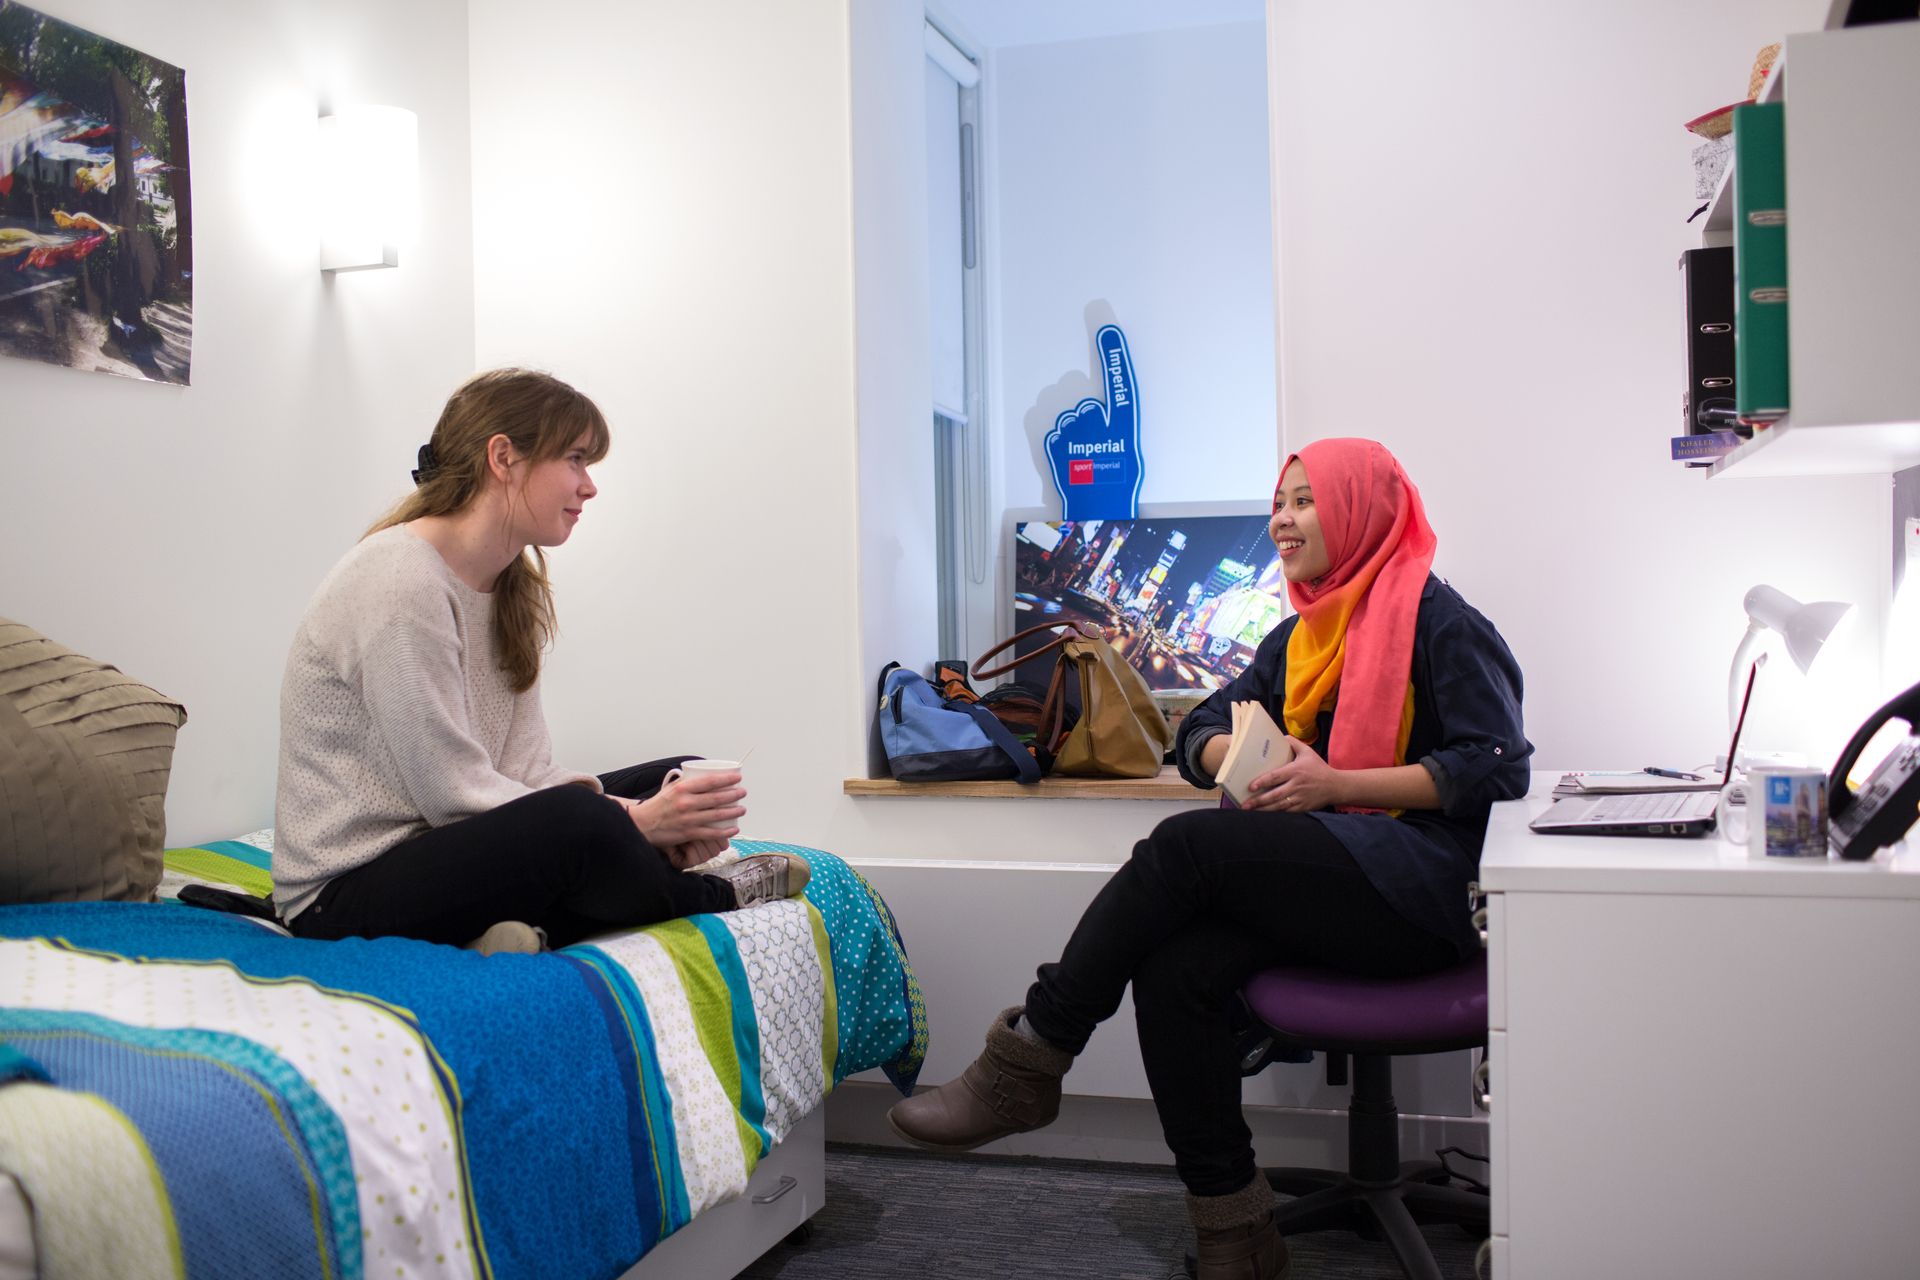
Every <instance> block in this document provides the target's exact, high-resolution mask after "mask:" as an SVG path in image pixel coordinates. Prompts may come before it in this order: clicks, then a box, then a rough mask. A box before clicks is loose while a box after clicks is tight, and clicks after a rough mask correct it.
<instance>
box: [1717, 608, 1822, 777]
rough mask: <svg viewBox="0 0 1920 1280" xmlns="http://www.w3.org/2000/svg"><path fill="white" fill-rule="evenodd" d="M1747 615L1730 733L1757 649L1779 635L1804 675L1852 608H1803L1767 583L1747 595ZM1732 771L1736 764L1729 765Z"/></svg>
mask: <svg viewBox="0 0 1920 1280" xmlns="http://www.w3.org/2000/svg"><path fill="white" fill-rule="evenodd" d="M1742 603H1743V604H1744V606H1745V608H1746V611H1747V634H1746V635H1744V636H1742V637H1740V647H1739V648H1738V649H1735V650H1734V651H1733V666H1732V668H1731V669H1730V670H1729V671H1728V672H1727V731H1728V732H1729V733H1731V732H1732V731H1733V724H1734V721H1735V720H1737V719H1738V718H1739V715H1740V674H1741V672H1743V671H1745V670H1746V669H1747V662H1748V661H1749V660H1750V659H1751V658H1752V656H1753V650H1754V648H1755V647H1756V646H1757V645H1759V643H1760V641H1761V638H1762V637H1763V636H1764V635H1765V634H1766V633H1767V632H1769V631H1777V632H1779V633H1780V636H1781V638H1782V639H1784V640H1785V641H1786V642H1787V656H1788V657H1790V658H1792V659H1793V665H1794V666H1796V667H1798V668H1800V673H1801V674H1802V675H1805V674H1806V672H1807V668H1808V667H1811V666H1812V665H1813V660H1814V658H1815V657H1817V656H1818V655H1819V653H1820V646H1821V645H1823V644H1825V643H1826V642H1827V637H1828V636H1829V635H1831V634H1832V633H1833V629H1834V627H1835V626H1836V625H1838V623H1839V621H1840V619H1841V618H1843V617H1845V616H1846V613H1847V611H1848V610H1849V609H1851V608H1853V606H1852V605H1850V604H1847V603H1846V602H1844V601H1841V600H1816V601H1814V602H1813V603H1812V604H1801V603H1800V602H1799V601H1798V600H1795V599H1794V598H1793V597H1792V596H1790V595H1788V594H1787V593H1786V592H1784V591H1782V590H1780V589H1779V588H1778V587H1769V586H1767V585H1765V584H1764V583H1763V584H1761V585H1760V586H1757V587H1755V588H1754V589H1753V590H1751V591H1749V592H1747V598H1746V600H1745V601H1743V602H1742ZM1727 767H1728V768H1729V769H1731V768H1732V767H1733V761H1731V760H1729V761H1727Z"/></svg>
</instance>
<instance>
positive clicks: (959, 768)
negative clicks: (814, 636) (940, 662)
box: [877, 662, 1040, 782]
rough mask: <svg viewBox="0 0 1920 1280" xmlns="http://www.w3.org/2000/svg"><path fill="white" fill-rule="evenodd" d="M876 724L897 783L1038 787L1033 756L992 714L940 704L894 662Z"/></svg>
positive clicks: (883, 676)
mask: <svg viewBox="0 0 1920 1280" xmlns="http://www.w3.org/2000/svg"><path fill="white" fill-rule="evenodd" d="M877 720H878V723H879V726H880V744H881V747H882V749H883V750H884V751H885V752H886V756H887V768H888V770H889V771H890V772H891V773H892V774H893V776H894V777H895V778H896V779H897V780H899V781H901V782H969V781H971V782H979V781H991V780H994V779H1001V778H1015V779H1017V780H1019V781H1021V782H1038V781H1040V766H1039V764H1037V763H1036V762H1035V761H1034V758H1033V754H1032V753H1031V752H1029V751H1028V750H1027V749H1026V747H1025V746H1023V745H1022V744H1021V742H1020V739H1018V738H1016V737H1014V736H1013V734H1012V733H1010V732H1008V730H1007V727H1006V726H1005V725H1004V724H1002V723H1000V720H999V719H998V718H997V717H996V716H995V715H994V714H993V713H992V712H991V711H988V710H986V709H985V708H984V707H980V706H977V705H975V704H972V703H967V702H961V701H958V700H955V699H945V698H942V697H941V696H940V695H939V693H938V692H937V691H935V689H934V687H933V686H932V685H931V684H928V683H927V680H926V677H924V676H922V675H920V674H919V673H918V672H914V671H908V670H907V669H906V668H904V667H902V666H901V665H900V664H899V663H897V662H889V663H888V664H887V666H886V669H885V670H884V671H882V672H881V673H880V707H879V710H878V712H877Z"/></svg>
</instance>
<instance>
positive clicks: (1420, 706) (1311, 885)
mask: <svg viewBox="0 0 1920 1280" xmlns="http://www.w3.org/2000/svg"><path fill="white" fill-rule="evenodd" d="M1268 533H1269V534H1270V536H1271V537H1272V538H1273V542H1274V546H1275V547H1276V548H1277V549H1278V551H1279V553H1280V560H1281V567H1282V570H1283V572H1284V573H1285V574H1286V578H1287V594H1288V598H1289V599H1290V600H1291V602H1292V604H1293V607H1294V609H1295V614H1294V616H1292V617H1290V618H1288V619H1287V620H1286V621H1285V622H1283V623H1281V624H1280V626H1278V627H1276V628H1275V629H1274V631H1273V633H1272V634H1271V635H1269V636H1268V637H1267V639H1266V640H1265V641H1264V642H1263V643H1262V644H1261V646H1260V648H1259V650H1258V652H1256V653H1255V655H1254V659H1253V663H1252V665H1251V666H1250V667H1249V668H1248V669H1247V671H1246V673H1245V674H1243V675H1241V676H1240V677H1239V678H1238V679H1236V680H1234V681H1233V683H1232V684H1230V685H1228V686H1227V687H1226V688H1224V689H1222V690H1220V691H1219V692H1217V693H1215V694H1214V695H1213V696H1212V697H1210V698H1208V699H1207V701H1206V702H1204V703H1202V704H1201V705H1200V706H1199V707H1197V708H1195V709H1194V710H1193V711H1192V712H1191V713H1189V714H1188V715H1187V717H1186V718H1185V720H1184V721H1182V723H1181V726H1180V733H1179V736H1178V738H1177V739H1176V741H1175V744H1174V751H1175V755H1176V758H1177V759H1178V761H1179V764H1180V771H1181V773H1182V774H1183V775H1184V776H1185V777H1186V778H1187V779H1188V781H1190V782H1192V783H1194V784H1195V785H1197V786H1202V787H1210V786H1212V785H1214V775H1215V773H1216V772H1217V771H1218V769H1219V767H1220V762H1221V759H1222V757H1224V756H1225V754H1226V747H1227V742H1228V733H1229V727H1230V725H1231V722H1232V706H1233V704H1234V703H1236V702H1259V703H1261V704H1262V705H1264V706H1265V707H1266V708H1267V710H1268V711H1269V712H1270V713H1271V714H1272V716H1273V718H1274V720H1275V721H1276V722H1278V723H1279V724H1281V726H1282V727H1283V728H1284V729H1285V730H1286V732H1287V734H1288V735H1289V738H1290V740H1291V743H1292V746H1293V758H1292V759H1291V760H1290V761H1289V762H1288V763H1286V764H1284V765H1281V766H1280V767H1278V768H1276V769H1273V770H1271V771H1270V772H1268V773H1267V774H1265V775H1263V776H1262V777H1259V778H1256V779H1255V780H1254V783H1253V794H1252V797H1251V799H1250V800H1249V801H1248V802H1247V804H1246V805H1244V806H1242V807H1240V808H1238V809H1226V808H1222V809H1203V810H1195V811H1191V812H1187V813H1181V814H1178V815H1176V816H1175V817H1172V818H1169V819H1167V820H1166V821H1165V822H1162V823H1161V824H1160V825H1159V826H1158V827H1156V828H1155V829H1154V831H1153V833H1152V834H1151V835H1150V836H1148V837H1147V838H1146V839H1145V840H1142V841H1141V842H1140V843H1139V844H1137V845H1135V846H1134V849H1133V856H1132V858H1131V859H1130V860H1129V861H1128V862H1127V863H1126V864H1125V865H1124V866H1122V867H1121V869H1120V870H1119V871H1118V872H1116V873H1115V875H1114V877H1113V879H1112V880H1110V881H1108V882H1107V884H1106V886H1105V887H1104V888H1103V889H1102V890H1101V891H1100V894H1099V896H1098V897H1096V898H1095V899H1094V901H1093V903H1092V905H1091V906H1089V907H1088V908H1087V911H1086V913H1085V914H1084V915H1083V916H1082V917H1081V918H1080V923H1079V924H1078V925H1077V926H1076V927H1075V929H1074V931H1073V936H1072V937H1071V938H1070V939H1069V940H1068V942H1067V945H1066V949H1065V950H1064V951H1063V952H1062V953H1061V955H1060V959H1059V960H1058V961H1056V962H1054V963H1052V964H1044V965H1042V966H1040V971H1039V975H1038V980H1037V981H1036V982H1035V983H1034V984H1033V986H1032V987H1031V988H1030V989H1029V990H1028V992H1027V999H1026V1003H1025V1005H1024V1006H1020V1007H1016V1008H1012V1009H1008V1010H1006V1011H1005V1012H1003V1013H1002V1014H1001V1016H1000V1017H999V1018H998V1019H996V1020H995V1022H994V1025H993V1026H992V1027H991V1028H990V1029H989V1030H988V1033H987V1044H986V1050H985V1052H983V1053H982V1054H981V1056H980V1057H979V1058H978V1059H977V1060H975V1062H974V1063H973V1065H971V1066H969V1067H968V1068H967V1069H966V1071H965V1072H963V1073H962V1074H961V1075H960V1076H959V1077H958V1078H956V1079H954V1080H951V1081H949V1082H948V1083H946V1084H944V1085H941V1086H940V1087H939V1088H937V1089H932V1090H929V1091H928V1092H925V1093H921V1094H918V1095H916V1096H915V1097H912V1098H909V1099H906V1100H904V1101H902V1102H900V1103H898V1104H896V1105H895V1106H894V1108H893V1111H892V1112H891V1113H890V1115H889V1120H890V1121H891V1123H892V1125H893V1128H894V1129H895V1131H896V1132H898V1133H899V1134H901V1136H903V1137H905V1138H906V1139H908V1140H909V1141H911V1142H914V1143H916V1144H918V1145H920V1146H924V1147H929V1148H932V1149H935V1150H942V1151H964V1150H970V1149H972V1148H973V1147H976V1146H979V1145H981V1144H982V1143H985V1142H990V1141H992V1140H993V1139H995V1138H1000V1137H1004V1136H1006V1135H1008V1134H1011V1133H1020V1132H1025V1131H1027V1130H1030V1129H1035V1128H1039V1127H1040V1126H1042V1125H1044V1124H1047V1123H1049V1122H1050V1121H1051V1120H1052V1119H1053V1118H1054V1116H1055V1115H1056V1114H1057V1113H1058V1111H1059V1106H1060V1093H1061V1083H1060V1082H1061V1077H1062V1076H1063V1075H1065V1073H1066V1071H1067V1068H1068V1067H1069V1066H1071V1065H1072V1062H1073V1058H1074V1056H1075V1055H1077V1054H1078V1053H1079V1052H1080V1051H1081V1050H1082V1049H1083V1048H1085V1047H1086V1043H1087V1039H1088V1037H1089V1036H1091V1035H1092V1034H1093V1029H1094V1027H1095V1026H1096V1025H1098V1024H1099V1023H1100V1022H1102V1021H1104V1020H1105V1019H1107V1018H1108V1017H1111V1016H1112V1015H1113V1013H1114V1011H1115V1010H1116V1009H1118V1008H1119V1005H1120V999H1121V996H1122V995H1123V994H1124V993H1125V992H1126V989H1127V987H1128V985H1129V984H1131V985H1132V987H1133V1003H1134V1010H1135V1014H1136V1020H1137V1023H1138V1028H1139V1035H1140V1053H1141V1057H1142V1059H1143V1061H1144V1062H1145V1064H1146V1068H1147V1080H1148V1083H1149V1085H1150V1086H1151V1087H1152V1090H1153V1099H1154V1103H1155V1105H1156V1107H1157V1108H1158V1109H1159V1112H1160V1121H1161V1127H1162V1129H1163V1130H1164V1132H1165V1134H1166V1138H1167V1145H1168V1146H1169V1147H1171V1148H1172V1150H1173V1155H1174V1168H1175V1171H1176V1172H1177V1173H1178V1174H1179V1176H1180V1178H1181V1181H1182V1182H1184V1183H1185V1184H1186V1188H1187V1207H1188V1213H1189V1216H1190V1217H1191V1219H1192V1221H1193V1224H1194V1230H1195V1235H1196V1237H1197V1240H1198V1250H1197V1252H1198V1257H1199V1270H1198V1273H1197V1274H1198V1277H1199V1280H1273V1278H1274V1277H1278V1276H1282V1275H1284V1274H1285V1273H1286V1271H1287V1247H1286V1243H1285V1241H1284V1240H1283V1239H1282V1238H1281V1237H1280V1233H1279V1231H1278V1229H1277V1228H1276V1227H1275V1225H1274V1222H1273V1217H1272V1213H1273V1203H1274V1201H1273V1192H1272V1191H1271V1190H1270V1189H1269V1188H1268V1186H1267V1183H1266V1181H1265V1180H1264V1179H1263V1178H1261V1177H1260V1176H1259V1171H1258V1170H1257V1169H1256V1168H1255V1165H1254V1158H1253V1146H1252V1139H1251V1135H1250V1134H1249V1133H1248V1130H1247V1127H1246V1122H1245V1120H1244V1119H1243V1118H1242V1117H1241V1114H1240V1070H1239V1054H1238V1052H1237V1050H1236V1047H1235V1034H1234V1028H1233V1024H1232V1022H1231V1016H1232V1010H1233V1007H1234V1002H1235V1000H1236V996H1237V993H1238V991H1239V989H1240V987H1241V985H1242V984H1243V983H1244V982H1245V980H1246V979H1247V978H1248V977H1249V976H1250V975H1251V974H1253V973H1254V972H1256V971H1258V970H1260V969H1264V968H1269V967H1271V966H1273V965H1276V964H1304V965H1314V966H1320V967H1325V968H1332V969H1340V970H1344V971H1347V972H1351V973H1358V974H1371V975H1378V976H1407V975H1413V974H1418V973H1425V972H1431V971H1433V970H1437V969H1442V968H1446V967H1448V966H1450V965H1453V964H1457V963H1459V962H1460V961H1461V960H1462V959H1464V958H1466V957H1467V956H1468V955H1470V954H1471V953H1472V952H1473V951H1474V950H1475V949H1476V948H1477V947H1478V945H1479V944H1478V939H1477V937H1476V935H1475V934H1474V931H1473V929H1472V926H1471V924H1470V923H1469V921H1468V912H1467V894H1466V886H1467V883H1468V881H1470V880H1472V879H1473V878H1474V875H1475V873H1476V872H1477V869H1478V866H1479V859H1480V846H1481V842H1482V840H1483V839H1484V837H1485V834H1486V824H1487V813H1488V809H1489V806H1491V804H1492V803H1493V801H1495V800H1500V799H1508V798H1511V797H1514V796H1519V795H1523V794H1525V792H1526V789H1527V783H1528V770H1527V758H1528V757H1529V756H1530V755H1531V754H1532V751H1533V747H1532V745H1531V744H1530V743H1528V741H1527V739H1526V736H1525V734H1524V732H1523V730H1522V725H1521V717H1520V701H1521V679H1520V669H1519V666H1518V664H1516V663H1515V662H1514V660H1513V655H1512V654H1511V653H1510V652H1509V651H1508V649H1507V646H1506V643H1505V641H1503V640H1502V639H1501V638H1500V633H1499V632H1498V631H1496V630H1495V629H1494V627H1493V624H1492V623H1490V622H1488V621H1487V620H1486V618H1484V617H1482V616H1481V615H1480V614H1479V613H1478V612H1477V611H1475V610H1474V609H1473V608H1472V606H1470V605H1468V604H1467V602H1466V601H1465V600H1463V599H1461V597H1460V595H1459V593H1458V592H1456V591H1454V590H1453V588H1451V587H1449V586H1448V585H1447V584H1446V583H1444V582H1442V581H1440V579H1438V578H1436V577H1434V576H1433V574H1432V572H1431V566H1432V563H1433V554H1434V546H1435V538H1434V533H1433V529H1432V527H1431V526H1430V525H1428V523H1427V518H1426V512H1425V510H1424V508H1423V507H1422V505H1421V502H1420V494H1419V491H1418V490H1417V489H1415V488H1414V486H1413V482H1412V481H1411V480H1410V479H1408V477H1407V474H1406V472H1405V471H1404V470H1402V469H1401V467H1400V464H1399V462H1398V461H1397V460H1395V458H1394V457H1393V455H1392V454H1391V453H1389V452H1387V450H1386V448H1385V447H1384V446H1382V445H1380V444H1379V443H1377V442H1375V441H1372V440H1346V439H1336V440H1322V441H1318V442H1316V443H1314V444H1310V445H1307V446H1305V447H1304V448H1302V449H1301V450H1300V451H1299V452H1298V453H1296V454H1293V455H1292V456H1290V457H1289V458H1288V459H1287V462H1286V465H1285V466H1284V467H1283V468H1282V470H1281V474H1280V481H1279V484H1278V485H1277V486H1276V488H1275V490H1274V501H1273V517H1272V520H1271V522H1270V523H1269V525H1268Z"/></svg>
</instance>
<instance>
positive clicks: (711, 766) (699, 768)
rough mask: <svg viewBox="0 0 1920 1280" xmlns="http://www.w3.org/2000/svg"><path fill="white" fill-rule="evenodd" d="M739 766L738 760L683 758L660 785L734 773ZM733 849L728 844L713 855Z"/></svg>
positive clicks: (670, 784)
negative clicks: (682, 779)
mask: <svg viewBox="0 0 1920 1280" xmlns="http://www.w3.org/2000/svg"><path fill="white" fill-rule="evenodd" d="M739 768H740V762H739V761H738V760H683V761H681V762H680V765H679V767H678V768H674V769H669V770H667V776H666V777H665V778H663V779H661V782H660V785H661V787H663V788H665V787H670V786H672V785H673V784H674V783H676V782H678V781H680V779H681V778H683V777H688V778H697V777H704V776H705V775H707V774H711V773H734V772H736V771H737V770H738V769H739ZM732 849H733V845H732V844H728V845H727V846H726V847H725V848H723V849H721V850H720V852H719V853H716V854H714V855H713V856H714V857H716V858H718V857H722V856H724V855H725V854H727V853H729V852H731V851H732Z"/></svg>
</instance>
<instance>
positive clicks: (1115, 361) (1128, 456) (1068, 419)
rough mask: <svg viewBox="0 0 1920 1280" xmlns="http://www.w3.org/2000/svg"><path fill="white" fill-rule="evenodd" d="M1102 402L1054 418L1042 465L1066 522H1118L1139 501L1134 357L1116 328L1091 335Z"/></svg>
mask: <svg viewBox="0 0 1920 1280" xmlns="http://www.w3.org/2000/svg"><path fill="white" fill-rule="evenodd" d="M1093 346H1094V350H1095V352H1096V353H1097V354H1098V356H1099V359H1100V370H1101V374H1102V380H1103V381H1104V382H1105V384H1106V393H1107V400H1106V403H1104V404H1102V403H1101V402H1100V401H1098V400H1094V399H1091V398H1089V399H1086V400H1082V401H1081V402H1080V403H1079V404H1077V405H1075V406H1074V407H1073V408H1071V409H1069V410H1067V411H1066V412H1065V413H1063V414H1061V415H1060V416H1059V417H1058V418H1056V419H1054V422H1053V430H1052V431H1049V432H1048V433H1047V440H1046V450H1047V465H1048V466H1049V467H1051V468H1052V469H1053V483H1054V486H1055V487H1056V488H1058V489H1059V490H1060V498H1061V502H1062V504H1063V506H1064V510H1063V512H1062V519H1066V520H1123V519H1130V518H1132V517H1133V516H1134V515H1135V514H1136V513H1137V508H1138V505H1139V501H1140V477H1141V471H1142V469H1141V465H1140V403H1139V397H1138V395H1137V393H1136V388H1135V384H1134V380H1133V356H1132V355H1131V354H1130V353H1129V352H1128V351H1127V339H1126V335H1124V334H1122V333H1121V332H1120V328H1119V326H1118V325H1111V324H1109V325H1103V326H1101V328H1100V331H1099V332H1098V333H1096V334H1094V335H1093Z"/></svg>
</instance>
